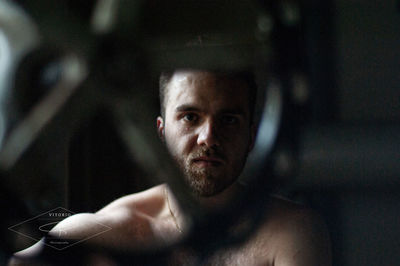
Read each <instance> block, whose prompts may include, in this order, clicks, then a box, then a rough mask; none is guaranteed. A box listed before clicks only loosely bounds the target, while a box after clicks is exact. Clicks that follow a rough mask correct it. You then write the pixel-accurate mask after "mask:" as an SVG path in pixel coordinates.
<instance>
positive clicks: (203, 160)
mask: <svg viewBox="0 0 400 266" xmlns="http://www.w3.org/2000/svg"><path fill="white" fill-rule="evenodd" d="M192 162H193V163H194V164H195V165H197V166H200V167H211V166H214V167H215V166H219V165H221V164H223V163H224V160H222V159H221V158H219V157H214V156H200V157H196V158H194V159H193V160H192Z"/></svg>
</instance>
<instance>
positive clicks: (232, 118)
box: [222, 115, 239, 125]
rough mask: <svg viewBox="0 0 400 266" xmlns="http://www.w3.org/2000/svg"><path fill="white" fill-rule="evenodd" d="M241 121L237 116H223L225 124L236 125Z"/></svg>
mask: <svg viewBox="0 0 400 266" xmlns="http://www.w3.org/2000/svg"><path fill="white" fill-rule="evenodd" d="M238 122H239V119H238V118H237V117H236V116H231V115H226V116H223V117H222V123H223V124H225V125H234V124H237V123H238Z"/></svg>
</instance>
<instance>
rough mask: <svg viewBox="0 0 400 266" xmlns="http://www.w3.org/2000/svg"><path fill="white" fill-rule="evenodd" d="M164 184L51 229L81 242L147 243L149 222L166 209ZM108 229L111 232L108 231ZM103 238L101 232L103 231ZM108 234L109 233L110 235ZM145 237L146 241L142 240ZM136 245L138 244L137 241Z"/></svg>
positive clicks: (71, 218)
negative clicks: (132, 239) (141, 241)
mask: <svg viewBox="0 0 400 266" xmlns="http://www.w3.org/2000/svg"><path fill="white" fill-rule="evenodd" d="M164 187H165V185H159V186H156V187H152V188H150V189H148V190H145V191H142V192H139V193H135V194H131V195H127V196H124V197H121V198H119V199H117V200H115V201H113V202H111V203H110V204H108V205H107V206H105V207H104V208H102V209H100V210H99V211H97V212H96V213H80V214H76V215H73V216H70V217H68V218H67V219H65V220H63V221H61V222H60V223H59V224H58V225H57V226H56V227H54V228H53V229H52V233H53V234H58V235H59V236H61V237H62V234H65V236H64V237H67V238H74V239H82V238H87V237H90V236H93V235H98V236H97V237H96V238H94V239H93V240H97V241H96V242H101V243H107V242H110V243H111V244H114V242H116V241H117V240H118V241H122V240H123V239H121V237H122V236H126V237H124V238H127V239H128V238H129V237H134V238H135V239H136V240H144V239H145V238H146V237H149V235H150V234H151V232H150V231H149V230H150V229H151V228H150V227H151V225H150V224H149V221H150V220H151V218H154V217H156V216H157V215H158V214H159V213H161V212H162V210H163V204H164V202H163V201H164V198H163V193H162V192H163V189H164ZM106 229H109V230H106ZM103 231H107V232H104V233H102V234H101V235H100V234H99V232H103ZM108 231H109V232H108ZM140 238H143V239H140ZM135 242H136V241H135Z"/></svg>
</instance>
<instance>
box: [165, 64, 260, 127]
mask: <svg viewBox="0 0 400 266" xmlns="http://www.w3.org/2000/svg"><path fill="white" fill-rule="evenodd" d="M174 73H175V72H174V71H168V72H162V73H161V75H160V80H159V82H160V83H159V90H160V91H159V96H160V111H161V116H162V117H164V118H165V98H166V96H167V93H168V91H167V87H168V84H169V82H170V80H171V78H172V76H173V75H174ZM213 73H215V74H217V75H218V76H221V77H228V78H233V79H239V80H243V81H244V82H246V84H247V86H248V93H249V111H250V123H251V124H252V123H254V110H255V106H256V98H257V85H256V82H255V77H254V74H253V72H252V71H236V72H213Z"/></svg>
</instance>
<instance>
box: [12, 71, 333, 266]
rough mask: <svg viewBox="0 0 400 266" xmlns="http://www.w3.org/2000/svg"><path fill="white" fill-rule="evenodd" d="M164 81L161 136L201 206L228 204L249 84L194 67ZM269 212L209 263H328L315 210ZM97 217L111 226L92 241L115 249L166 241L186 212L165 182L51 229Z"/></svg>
mask: <svg viewBox="0 0 400 266" xmlns="http://www.w3.org/2000/svg"><path fill="white" fill-rule="evenodd" d="M160 83H161V90H160V92H161V93H160V98H161V109H162V112H161V113H162V116H160V117H158V118H157V129H158V132H159V136H160V138H161V139H162V140H163V141H164V142H165V144H166V146H167V148H168V150H169V152H170V154H171V155H172V157H173V158H174V159H175V161H176V162H177V164H178V165H179V167H180V168H181V169H182V171H183V176H184V178H185V181H186V183H187V184H188V186H189V187H190V188H191V189H192V191H193V193H194V194H195V195H196V197H197V198H199V201H200V202H201V204H204V206H208V207H215V206H218V205H223V204H224V202H226V201H229V198H230V197H232V195H234V194H235V193H236V192H237V191H239V190H241V189H242V186H241V185H240V184H239V182H238V181H237V179H238V176H239V175H240V173H241V171H242V169H243V166H244V164H245V161H246V158H247V155H248V153H249V152H250V151H251V149H252V146H253V143H254V137H255V129H254V126H253V123H252V116H253V114H252V113H253V111H252V109H253V108H254V101H253V99H252V98H253V97H252V95H253V94H252V93H251V89H250V86H249V84H248V83H247V82H246V81H245V80H243V79H240V78H239V77H237V76H229V75H223V74H217V73H214V72H207V71H194V70H182V71H175V72H174V73H172V74H171V75H169V76H168V75H164V76H163V77H162V78H161V82H160ZM261 211H263V210H260V212H261ZM265 211H266V212H268V215H267V216H266V217H267V218H265V221H263V223H261V226H260V227H259V228H258V229H257V230H256V232H255V233H254V234H252V235H251V236H250V237H249V238H248V239H247V240H246V241H244V242H243V243H242V244H241V245H239V246H235V247H234V248H225V249H221V250H220V251H219V252H217V253H216V254H214V255H212V256H210V258H209V259H208V260H207V264H209V265H275V266H300V265H301V266H304V265H331V255H330V243H329V237H328V234H327V230H326V228H325V227H324V223H323V222H322V221H321V219H320V218H319V217H318V216H317V215H315V214H314V213H313V212H312V211H310V210H308V209H306V208H304V207H302V206H299V205H297V204H294V203H292V202H289V201H286V200H282V199H278V198H271V199H270V204H269V205H268V210H265ZM92 221H96V222H99V223H102V224H106V225H108V226H110V227H111V228H112V230H110V231H108V232H106V233H103V234H100V235H98V236H96V237H94V238H91V239H90V240H88V241H89V242H91V243H94V244H96V243H101V244H103V245H106V246H111V247H112V246H114V247H115V246H118V247H123V248H133V249H135V248H136V249H138V248H146V247H149V248H150V247H154V246H163V245H165V244H167V245H168V244H169V243H173V242H174V241H177V240H179V239H180V238H181V237H182V235H184V234H185V232H186V230H187V226H186V222H185V221H186V220H185V215H184V213H183V212H182V211H181V210H180V209H179V205H178V204H177V202H176V200H175V198H174V196H173V194H172V192H171V191H170V190H169V188H168V186H167V185H165V184H163V185H159V186H156V187H153V188H151V189H149V190H146V191H144V192H141V193H137V194H132V195H129V196H125V197H123V198H120V199H118V200H116V201H114V202H112V203H110V204H109V205H107V206H106V207H104V208H103V209H101V210H100V211H98V212H97V213H94V214H89V213H84V214H77V215H74V216H71V217H69V218H67V219H65V220H63V221H62V222H60V223H59V224H58V225H57V226H56V227H55V228H54V229H53V230H52V232H53V233H56V232H67V235H66V236H65V235H63V237H64V238H72V239H82V238H85V237H86V236H90V235H93V234H95V233H96V232H97V230H98V228H96V226H93V223H92ZM42 246H43V245H41V244H40V243H39V244H36V245H34V246H32V247H31V248H29V249H27V250H24V251H22V252H20V253H19V254H18V255H21V256H26V255H27V254H33V253H35V252H39V251H40V249H41V248H42ZM178 261H179V260H178ZM179 263H182V262H179Z"/></svg>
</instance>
